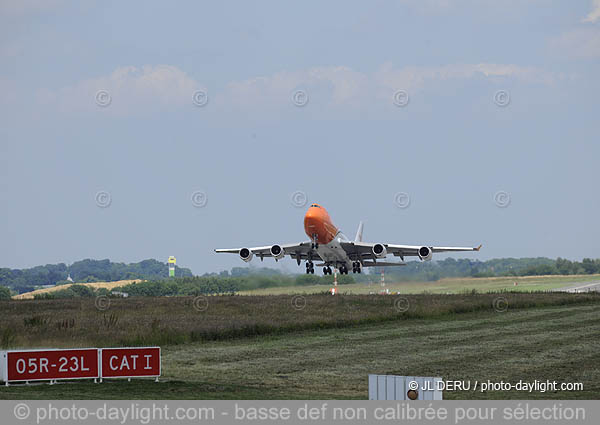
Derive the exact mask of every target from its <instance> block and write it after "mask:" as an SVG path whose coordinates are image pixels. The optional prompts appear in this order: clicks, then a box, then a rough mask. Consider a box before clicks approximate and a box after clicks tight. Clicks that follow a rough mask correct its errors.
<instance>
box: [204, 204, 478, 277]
mask: <svg viewBox="0 0 600 425" xmlns="http://www.w3.org/2000/svg"><path fill="white" fill-rule="evenodd" d="M363 228H364V226H363V223H362V221H361V222H360V223H359V225H358V230H357V231H356V237H355V238H354V241H350V240H349V239H348V238H347V237H346V236H344V234H343V233H342V232H341V231H340V230H339V229H338V228H337V227H335V226H334V224H333V222H332V221H331V217H330V216H329V213H328V212H327V210H326V209H325V208H324V207H323V206H321V205H319V204H311V205H310V207H309V208H308V211H307V212H306V215H305V216H304V231H305V232H306V234H307V235H308V237H309V238H310V241H307V242H300V243H293V244H285V245H279V244H274V245H269V246H259V247H254V248H246V247H243V248H231V249H215V252H218V253H220V252H226V253H231V254H238V255H239V256H240V258H241V259H242V260H243V261H245V262H249V261H251V260H252V258H253V257H254V256H255V255H256V256H257V257H259V258H260V259H261V261H262V260H263V259H264V258H265V257H272V258H274V259H275V261H278V260H280V259H282V258H284V257H285V256H286V255H289V256H290V257H292V258H294V259H295V260H296V262H297V263H298V265H300V263H301V262H302V260H305V261H306V273H307V274H314V273H315V268H314V262H313V260H316V261H319V260H320V261H322V263H321V264H317V266H319V267H320V266H323V274H325V275H327V274H332V270H331V267H332V266H333V267H334V268H337V269H338V270H339V272H340V274H348V271H349V270H350V268H352V273H360V272H361V270H362V268H363V267H380V266H384V267H385V266H402V265H406V263H404V257H408V256H417V257H419V258H420V259H421V260H422V261H429V260H431V258H432V256H433V254H434V253H438V252H456V251H479V250H480V249H481V245H479V246H478V247H476V248H469V247H437V246H424V245H423V246H420V245H414V246H413V245H394V244H388V243H368V242H363V240H362V235H363ZM388 254H392V255H393V256H395V257H400V259H401V260H402V262H386V261H379V260H382V259H385V258H386V257H387V255H388Z"/></svg>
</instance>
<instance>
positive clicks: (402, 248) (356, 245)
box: [341, 242, 481, 265]
mask: <svg viewBox="0 0 600 425" xmlns="http://www.w3.org/2000/svg"><path fill="white" fill-rule="evenodd" d="M375 245H379V244H376V243H367V242H341V246H342V248H343V249H344V251H346V253H347V254H348V256H349V257H350V258H351V259H353V260H362V259H372V260H373V261H376V262H377V259H376V256H375V255H374V254H373V247H374V246H375ZM381 245H383V246H384V247H385V249H386V251H387V253H388V254H392V255H394V256H396V257H400V258H401V259H402V260H403V261H404V257H410V256H415V257H416V256H419V250H420V249H421V248H423V247H425V248H429V249H430V250H431V253H437V252H457V251H479V249H480V248H481V245H479V246H478V247H475V248H471V247H461V246H426V245H421V246H417V245H394V244H381ZM377 263H379V262H377ZM382 265H383V264H382Z"/></svg>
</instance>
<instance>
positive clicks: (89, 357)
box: [2, 348, 100, 382]
mask: <svg viewBox="0 0 600 425" xmlns="http://www.w3.org/2000/svg"><path fill="white" fill-rule="evenodd" d="M2 361H6V363H5V365H6V373H5V376H6V378H5V379H6V381H7V382H8V381H47V380H55V379H82V378H99V377H100V374H99V368H98V349H97V348H83V349H72V350H27V351H7V352H6V360H5V359H2Z"/></svg>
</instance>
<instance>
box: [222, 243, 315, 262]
mask: <svg viewBox="0 0 600 425" xmlns="http://www.w3.org/2000/svg"><path fill="white" fill-rule="evenodd" d="M275 245H277V244H274V245H268V246H255V247H251V248H250V247H248V248H226V249H215V252H225V253H230V254H238V255H239V254H240V251H241V250H242V249H249V250H250V251H251V252H252V254H254V255H256V256H257V257H259V258H260V259H261V260H262V259H263V258H265V257H274V255H273V254H272V253H271V248H273V247H274V246H275ZM277 246H279V247H281V249H282V251H283V255H284V256H285V255H289V256H290V257H292V258H293V259H295V260H296V261H297V262H298V264H300V261H301V260H307V259H309V260H312V259H318V258H319V256H318V255H317V253H316V251H314V250H313V249H312V243H311V242H299V243H291V244H283V245H277Z"/></svg>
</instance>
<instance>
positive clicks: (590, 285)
mask: <svg viewBox="0 0 600 425" xmlns="http://www.w3.org/2000/svg"><path fill="white" fill-rule="evenodd" d="M555 291H559V292H592V291H596V292H600V280H596V281H590V282H577V283H573V284H571V285H569V286H565V287H563V288H558V289H555Z"/></svg>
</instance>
